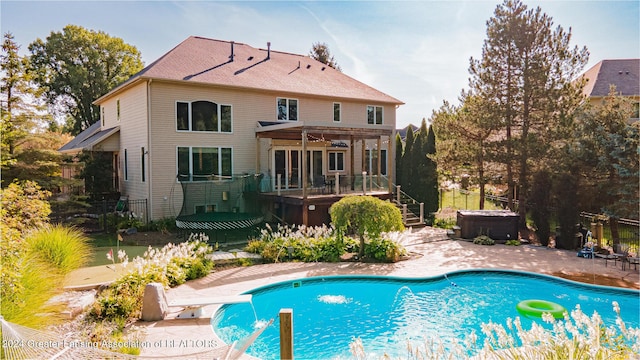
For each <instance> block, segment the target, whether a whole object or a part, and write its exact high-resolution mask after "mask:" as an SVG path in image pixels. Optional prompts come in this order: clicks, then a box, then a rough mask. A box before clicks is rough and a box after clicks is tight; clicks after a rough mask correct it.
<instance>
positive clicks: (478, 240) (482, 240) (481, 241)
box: [473, 235, 496, 245]
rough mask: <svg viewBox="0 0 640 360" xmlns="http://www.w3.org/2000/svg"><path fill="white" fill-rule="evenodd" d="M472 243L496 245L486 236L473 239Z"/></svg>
mask: <svg viewBox="0 0 640 360" xmlns="http://www.w3.org/2000/svg"><path fill="white" fill-rule="evenodd" d="M473 243H474V244H478V245H495V244H496V242H495V241H494V240H493V239H492V238H490V237H488V236H487V235H480V236H476V237H475V238H474V239H473Z"/></svg>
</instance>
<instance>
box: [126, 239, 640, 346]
mask: <svg viewBox="0 0 640 360" xmlns="http://www.w3.org/2000/svg"><path fill="white" fill-rule="evenodd" d="M401 242H402V243H403V244H404V245H405V247H406V249H407V250H408V251H409V252H410V253H411V256H410V259H408V260H404V261H400V262H398V263H394V264H371V263H359V262H343V263H278V264H265V265H254V266H250V267H237V268H231V269H227V270H221V271H216V272H213V273H211V274H210V275H208V276H207V277H205V278H202V279H199V280H195V281H190V282H188V283H186V284H184V285H181V286H179V287H176V288H173V289H170V290H168V291H167V299H168V301H169V302H171V300H173V299H184V298H192V297H193V298H200V297H215V296H221V295H236V294H239V293H242V292H244V291H247V290H250V289H253V288H256V287H260V286H263V285H267V284H271V283H275V282H280V281H285V280H291V279H297V278H304V277H310V276H327V275H352V274H369V275H391V276H400V277H428V276H434V275H440V274H443V273H447V272H450V271H455V270H461V269H476V268H485V269H509V270H521V271H530V272H537V273H543V274H549V275H553V274H556V275H557V274H565V275H579V274H586V276H584V278H585V279H590V278H591V277H593V280H594V282H597V281H598V278H601V277H604V276H606V277H608V278H613V279H618V280H621V281H625V282H626V285H628V286H630V287H632V288H635V289H640V272H639V271H638V270H636V269H633V266H631V268H629V266H627V267H626V269H625V270H624V271H623V270H622V267H621V265H620V263H618V264H617V266H614V265H613V264H612V263H609V264H607V266H605V260H604V259H598V258H595V259H585V258H581V257H577V255H576V252H575V251H567V250H556V249H549V248H544V247H538V246H531V245H522V246H506V245H494V246H482V245H475V244H473V243H471V242H467V241H460V240H451V239H449V238H447V236H446V231H445V230H442V229H434V228H423V229H421V230H419V231H416V232H413V233H410V234H406V235H405V236H404V237H403V238H402V240H401ZM627 265H628V264H627ZM218 306H219V305H212V306H208V307H206V308H205V313H207V314H213V313H214V312H215V311H216V310H217V308H218ZM170 310H171V311H175V312H172V313H171V314H169V316H168V317H167V319H165V320H163V321H158V322H142V321H139V322H137V323H136V326H139V327H142V328H144V329H145V332H146V334H147V335H146V340H147V341H149V343H150V344H154V345H155V344H157V345H158V346H150V347H146V348H143V349H142V354H141V355H152V356H160V355H161V356H179V355H181V356H185V355H188V354H195V353H201V352H203V351H206V350H208V349H207V348H206V347H209V348H211V347H217V346H223V345H224V343H223V342H222V341H220V340H219V339H218V338H217V337H216V336H215V334H214V333H213V331H212V328H211V326H210V319H209V317H204V318H200V319H186V320H178V319H175V315H176V314H177V312H178V310H180V309H176V308H170ZM187 340H188V341H187ZM177 344H181V345H183V346H177ZM190 345H191V346H190ZM197 357H198V356H196V355H194V357H193V358H197Z"/></svg>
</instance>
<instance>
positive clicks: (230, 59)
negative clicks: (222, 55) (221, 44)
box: [229, 41, 233, 62]
mask: <svg viewBox="0 0 640 360" xmlns="http://www.w3.org/2000/svg"><path fill="white" fill-rule="evenodd" d="M229 62H233V41H232V42H231V55H230V56H229Z"/></svg>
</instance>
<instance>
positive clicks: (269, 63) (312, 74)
mask: <svg viewBox="0 0 640 360" xmlns="http://www.w3.org/2000/svg"><path fill="white" fill-rule="evenodd" d="M232 54H233V55H232ZM145 79H161V80H169V81H179V82H185V83H192V84H209V85H217V86H228V87H234V88H245V89H246V88H249V89H255V90H261V91H273V92H282V93H285V92H286V93H296V94H301V95H311V96H324V97H330V98H333V99H340V98H344V99H356V100H363V101H370V102H372V103H374V102H375V103H391V104H397V105H401V104H403V102H402V101H400V100H398V99H396V98H394V97H392V96H389V95H387V94H385V93H383V92H380V91H378V90H376V89H374V88H372V87H370V86H368V85H366V84H363V83H361V82H359V81H357V80H355V79H353V78H351V77H349V76H347V75H345V74H344V73H342V72H340V71H337V70H335V69H333V68H331V67H329V66H327V65H325V64H323V63H321V62H319V61H316V60H314V59H312V58H311V57H309V56H305V55H298V54H290V53H285V52H280V51H274V50H270V49H269V48H268V49H259V48H254V47H251V46H249V45H246V44H242V43H234V42H230V41H221V40H215V39H207V38H202V37H197V36H191V37H189V38H187V39H186V40H184V41H183V42H182V43H180V44H179V45H178V46H176V47H175V48H173V49H172V50H170V51H169V52H168V53H166V54H165V55H163V56H162V57H161V58H159V59H158V60H156V61H155V62H153V63H152V64H150V65H149V66H147V67H146V68H144V69H143V70H142V71H140V72H139V73H138V74H136V75H134V76H133V77H131V78H130V79H129V80H127V81H126V82H125V83H124V84H122V85H120V86H118V87H117V88H116V89H114V90H112V91H111V92H110V93H109V94H107V95H105V96H103V97H101V98H100V99H98V100H96V103H100V102H102V101H103V100H104V99H106V98H108V97H110V96H112V95H113V94H115V93H118V92H120V91H122V90H123V89H125V88H126V87H128V86H129V85H131V84H134V83H136V82H138V81H141V80H145Z"/></svg>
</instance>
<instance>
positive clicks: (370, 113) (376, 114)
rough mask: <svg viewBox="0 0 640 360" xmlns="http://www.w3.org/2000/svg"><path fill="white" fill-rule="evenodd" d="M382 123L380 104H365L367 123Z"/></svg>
mask: <svg viewBox="0 0 640 360" xmlns="http://www.w3.org/2000/svg"><path fill="white" fill-rule="evenodd" d="M383 123H384V121H383V111H382V106H373V105H367V124H372V125H373V124H375V125H382V124H383Z"/></svg>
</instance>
